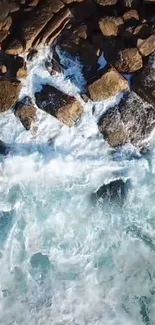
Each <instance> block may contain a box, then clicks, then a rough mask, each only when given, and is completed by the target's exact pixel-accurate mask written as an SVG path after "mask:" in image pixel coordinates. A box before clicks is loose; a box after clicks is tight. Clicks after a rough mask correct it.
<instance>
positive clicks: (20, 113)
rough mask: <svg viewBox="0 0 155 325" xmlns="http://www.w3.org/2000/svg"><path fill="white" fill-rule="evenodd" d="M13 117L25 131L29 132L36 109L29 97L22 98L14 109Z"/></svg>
mask: <svg viewBox="0 0 155 325" xmlns="http://www.w3.org/2000/svg"><path fill="white" fill-rule="evenodd" d="M14 113H15V116H16V117H18V118H19V120H20V121H21V123H22V124H23V126H24V127H25V129H26V130H30V128H31V124H32V123H33V121H34V120H35V117H36V108H35V107H34V106H33V104H32V102H31V99H30V98H29V97H25V98H23V100H22V101H19V102H17V103H16V105H15V107H14Z"/></svg>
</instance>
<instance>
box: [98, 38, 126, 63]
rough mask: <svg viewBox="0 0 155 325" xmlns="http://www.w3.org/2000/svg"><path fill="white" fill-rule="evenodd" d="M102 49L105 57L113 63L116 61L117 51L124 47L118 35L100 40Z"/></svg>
mask: <svg viewBox="0 0 155 325" xmlns="http://www.w3.org/2000/svg"><path fill="white" fill-rule="evenodd" d="M102 49H103V52H104V56H105V59H106V60H107V61H108V62H110V63H112V64H113V63H114V62H115V61H116V57H117V55H118V53H119V51H122V50H124V49H125V45H124V42H123V41H122V40H121V39H119V38H118V37H109V38H107V39H105V40H104V41H103V42H102Z"/></svg>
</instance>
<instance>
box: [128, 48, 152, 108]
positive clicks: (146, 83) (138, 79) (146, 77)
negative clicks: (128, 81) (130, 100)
mask: <svg viewBox="0 0 155 325" xmlns="http://www.w3.org/2000/svg"><path fill="white" fill-rule="evenodd" d="M154 76H155V53H153V54H152V55H150V57H149V60H148V62H147V64H145V65H144V68H143V69H142V71H141V72H140V73H139V74H137V75H135V76H134V77H133V82H132V88H133V90H134V91H135V92H136V93H137V94H138V95H139V96H141V97H142V98H143V99H144V100H146V101H148V102H149V103H151V104H152V105H153V106H154V107H155V78H154Z"/></svg>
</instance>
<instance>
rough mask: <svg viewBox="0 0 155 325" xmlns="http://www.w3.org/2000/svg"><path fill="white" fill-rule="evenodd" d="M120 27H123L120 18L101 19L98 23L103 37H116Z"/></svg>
mask: <svg viewBox="0 0 155 325" xmlns="http://www.w3.org/2000/svg"><path fill="white" fill-rule="evenodd" d="M121 25H123V19H122V18H121V17H106V18H102V19H101V20H100V22H99V26H100V29H101V32H102V34H103V35H104V36H117V35H118V34H119V28H120V26H121Z"/></svg>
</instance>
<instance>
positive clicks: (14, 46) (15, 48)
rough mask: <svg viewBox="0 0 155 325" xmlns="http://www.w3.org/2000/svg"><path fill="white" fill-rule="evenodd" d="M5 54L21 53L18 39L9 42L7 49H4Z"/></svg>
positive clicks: (21, 48)
mask: <svg viewBox="0 0 155 325" xmlns="http://www.w3.org/2000/svg"><path fill="white" fill-rule="evenodd" d="M5 53H7V54H12V55H20V54H22V53H23V46H22V44H21V42H20V41H19V40H18V39H13V40H12V41H11V42H9V43H8V45H7V47H6V48H5Z"/></svg>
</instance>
